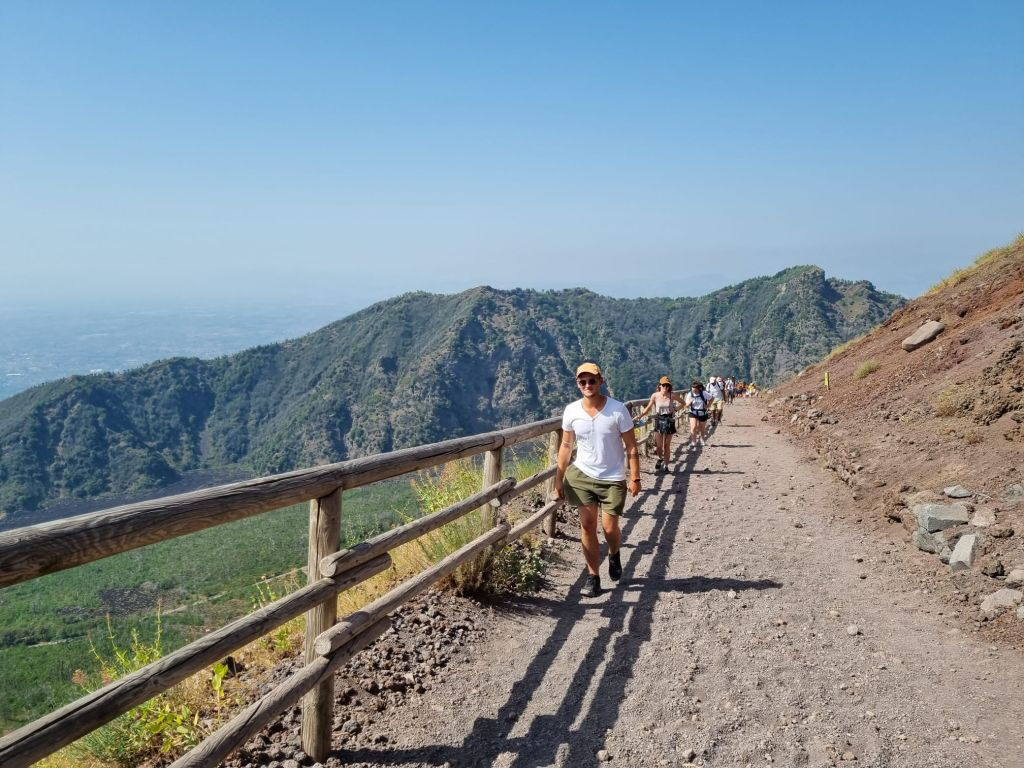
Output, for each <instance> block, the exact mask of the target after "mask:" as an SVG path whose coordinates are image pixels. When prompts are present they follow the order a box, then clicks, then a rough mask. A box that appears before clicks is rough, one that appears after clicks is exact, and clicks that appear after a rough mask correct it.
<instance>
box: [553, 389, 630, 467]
mask: <svg viewBox="0 0 1024 768" xmlns="http://www.w3.org/2000/svg"><path fill="white" fill-rule="evenodd" d="M562 429H564V430H566V431H570V432H575V433H576V460H575V461H574V462H573V466H574V467H576V468H577V469H579V471H580V472H582V473H583V474H585V475H586V476H587V477H592V478H593V479H594V480H607V481H618V480H625V479H626V449H625V446H623V444H622V435H623V434H624V433H626V432H629V431H630V430H632V429H633V417H632V416H630V415H629V411H628V410H627V409H626V406H624V405H623V404H622V403H620V402H619V401H618V400H612V399H611V398H610V397H609V398H608V400H607V402H605V404H604V408H602V409H601V411H600V412H599V413H598V414H597V415H596V416H594V417H593V418H591V417H590V415H589V414H588V413H587V412H586V411H585V410H583V400H582V399H580V400H577V401H576V402H574V403H569V405H567V406H566V407H565V412H564V413H563V414H562Z"/></svg>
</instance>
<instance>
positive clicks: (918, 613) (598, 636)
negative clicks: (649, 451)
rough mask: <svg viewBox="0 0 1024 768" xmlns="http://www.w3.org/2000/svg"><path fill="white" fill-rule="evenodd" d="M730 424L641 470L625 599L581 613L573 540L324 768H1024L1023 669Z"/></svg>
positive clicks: (770, 435) (782, 447)
mask: <svg viewBox="0 0 1024 768" xmlns="http://www.w3.org/2000/svg"><path fill="white" fill-rule="evenodd" d="M726 418H727V420H728V421H727V423H725V424H724V425H723V426H722V427H721V428H720V429H719V430H718V432H717V433H716V434H715V435H714V437H713V439H712V441H711V444H710V446H709V447H708V448H707V449H706V450H705V451H704V452H703V453H701V454H696V455H690V456H689V457H686V456H681V458H682V459H685V462H684V461H681V462H680V463H679V464H678V465H677V466H676V467H675V472H674V474H671V475H654V474H652V471H651V470H652V463H648V465H647V466H646V467H645V473H644V480H645V485H646V488H647V489H648V490H646V491H645V492H644V493H643V494H642V495H641V496H640V497H639V498H638V500H637V501H636V502H635V503H634V504H633V505H632V507H631V508H630V509H629V510H628V515H627V518H626V520H625V527H624V531H625V537H624V546H623V555H624V556H623V567H624V574H623V577H622V580H621V582H620V583H619V584H618V586H617V587H615V588H614V589H611V590H609V591H608V592H606V593H605V594H604V595H603V596H602V597H600V598H598V599H596V600H584V599H581V598H580V597H579V596H578V592H579V587H580V586H581V583H582V577H581V564H582V558H581V555H580V554H579V552H578V545H577V544H576V542H575V541H574V540H572V539H569V538H565V539H564V541H563V542H562V543H561V544H559V546H558V550H557V551H558V552H559V553H560V556H561V558H562V562H561V564H560V565H559V567H557V568H556V569H555V571H554V573H553V580H552V584H551V586H550V588H549V589H548V590H546V591H545V593H544V594H542V595H541V596H538V597H534V598H529V599H522V600H520V601H517V602H516V603H515V604H512V605H506V606H503V607H500V608H496V609H495V610H496V616H495V619H494V622H493V627H492V629H491V631H489V632H488V634H487V639H486V640H485V641H484V643H483V645H482V646H479V647H478V648H477V649H475V651H474V653H473V656H472V660H471V661H470V663H468V664H465V665H462V666H459V667H457V668H456V667H453V668H451V669H450V671H449V673H448V674H447V675H446V676H445V677H444V679H442V680H438V681H436V682H435V683H434V684H433V686H432V689H431V690H430V691H428V692H427V694H426V695H423V696H421V697H416V698H413V699H411V700H410V701H409V702H408V703H407V704H406V705H405V706H402V707H400V708H397V709H396V710H394V711H393V712H391V713H390V716H389V717H384V718H381V719H380V722H379V723H376V724H374V725H372V726H370V728H369V730H368V731H367V732H365V733H364V734H363V736H364V737H365V739H366V740H365V741H364V742H363V743H365V744H372V743H373V739H374V737H375V736H379V737H380V738H383V737H384V736H386V737H387V740H388V742H387V744H381V745H379V746H377V745H375V746H366V747H363V748H357V749H339V750H338V751H337V752H336V753H335V755H334V756H333V757H334V759H332V760H331V763H334V762H335V761H336V760H340V761H341V763H342V764H357V765H364V764H365V765H373V766H378V765H381V766H383V765H387V766H422V765H445V764H447V765H449V766H460V767H461V766H491V765H495V766H503V767H512V766H514V767H516V768H534V767H535V766H549V765H558V766H571V767H573V768H575V767H576V766H590V765H595V764H597V762H598V760H599V757H598V753H599V751H600V750H607V753H608V754H607V755H601V757H604V758H606V759H608V760H610V762H611V764H613V765H622V766H661V765H669V766H680V765H686V764H687V763H688V762H692V763H694V764H696V765H704V766H733V765H739V766H747V765H751V766H765V765H769V764H775V765H780V766H797V765H809V766H824V765H832V764H842V763H848V764H856V765H861V766H953V765H972V766H997V767H999V768H1022V767H1024V731H1022V729H1021V719H1022V718H1024V698H1022V695H1024V694H1022V691H1024V663H1022V662H1024V654H1021V653H1020V652H1018V651H1014V650H1010V649H997V648H994V647H988V646H985V645H982V644H981V643H980V641H979V640H978V639H977V638H976V637H974V634H973V632H972V631H971V630H970V627H969V625H967V624H963V623H961V622H960V621H959V620H954V619H952V618H951V617H949V616H944V615H942V611H943V606H942V603H940V602H939V601H938V600H936V599H935V598H934V597H933V596H931V595H929V594H928V593H927V592H926V591H925V590H926V588H927V585H926V584H925V585H917V586H919V587H920V589H915V588H914V586H915V585H913V584H911V583H910V582H911V581H912V579H911V577H909V576H908V575H907V572H906V571H905V570H903V569H901V568H900V565H899V563H900V561H901V559H902V558H904V557H907V556H908V554H907V549H906V546H905V544H903V543H901V542H898V541H892V542H890V541H889V540H888V539H882V538H878V537H877V536H875V535H873V534H872V535H868V534H865V533H863V532H861V531H860V530H859V529H858V528H856V527H855V525H854V524H852V523H849V522H845V521H843V520H841V519H839V518H837V517H835V515H834V511H835V509H836V508H837V505H839V504H843V503H844V502H845V501H846V500H847V499H848V498H849V493H850V491H849V489H847V488H846V487H845V486H843V485H841V484H840V483H839V482H838V481H836V480H834V479H833V478H832V477H831V476H830V475H827V474H826V473H825V472H824V471H823V470H821V469H819V468H818V466H817V465H816V464H815V463H814V462H813V461H810V460H807V459H804V458H803V457H801V456H800V455H799V454H798V452H797V449H796V448H795V447H793V446H792V445H790V444H789V443H787V442H786V441H785V438H784V437H783V436H781V435H776V434H774V429H773V428H770V427H768V426H767V425H766V424H764V423H762V422H761V421H760V413H759V411H758V410H757V406H756V405H754V404H752V403H737V404H736V405H734V406H733V407H731V408H730V409H729V410H728V411H727V414H726ZM561 530H562V532H563V535H564V534H565V533H566V532H569V531H571V530H572V529H571V528H570V527H569V526H567V525H563V526H561ZM603 581H604V583H605V586H608V584H609V582H608V580H607V577H606V576H605V577H604V579H603ZM947 611H948V608H947ZM851 625H856V627H857V628H858V629H859V634H851V632H853V629H852V628H851ZM689 750H693V754H692V755H691V754H690V753H689ZM854 761H856V762H855V763H854Z"/></svg>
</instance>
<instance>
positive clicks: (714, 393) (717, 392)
mask: <svg viewBox="0 0 1024 768" xmlns="http://www.w3.org/2000/svg"><path fill="white" fill-rule="evenodd" d="M707 392H708V394H709V395H711V397H712V398H714V399H715V400H724V399H725V393H724V392H723V391H722V388H721V387H720V386H718V382H715V383H714V384H712V385H711V386H709V387H708V388H707Z"/></svg>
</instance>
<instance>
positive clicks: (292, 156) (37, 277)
mask: <svg viewBox="0 0 1024 768" xmlns="http://www.w3.org/2000/svg"><path fill="white" fill-rule="evenodd" d="M0 30H2V31H0V35H2V39H3V44H2V45H0V101H2V103H3V104H4V120H3V121H0V147H2V150H0V259H2V262H3V263H2V271H0V302H5V303H7V304H13V303H14V302H18V303H19V304H20V305H25V304H28V305H30V306H42V305H46V304H48V303H54V302H58V303H61V302H71V303H75V304H78V303H83V302H91V303H101V304H102V303H111V302H113V303H118V304H122V305H125V306H128V305H130V304H133V303H135V302H138V303H143V304H144V303H147V302H152V303H155V304H159V305H166V304H174V303H186V304H192V303H196V302H199V303H205V302H218V301H220V302H225V303H229V304H236V303H240V304H243V305H244V304H246V303H250V304H253V303H258V302H268V301H269V302H275V303H282V304H284V303H289V302H300V303H304V302H314V303H315V302H323V301H325V300H332V301H337V302H340V303H343V304H346V305H353V304H359V303H363V304H366V303H371V302H372V301H373V300H376V299H380V298H384V297H387V296H392V295H396V294H400V293H404V292H407V291H410V290H429V291H442V292H451V291H457V290H462V289H465V288H468V287H471V286H475V285H480V284H489V285H493V286H495V287H501V288H509V287H527V288H540V289H546V288H561V287H570V286H575V285H580V284H583V285H587V286H590V287H592V288H594V289H595V290H597V291H599V292H601V293H605V294H609V295H620V296H637V295H664V294H674V295H680V294H684V293H685V294H701V293H706V292H707V291H708V290H710V289H712V288H714V287H717V286H720V285H723V284H729V283H736V282H740V281H741V280H743V279H746V278H749V277H753V276H756V275H761V274H771V273H774V272H777V271H778V270H780V269H782V268H784V267H787V266H791V265H793V264H803V263H814V264H819V265H820V266H822V267H823V268H824V269H825V270H826V271H827V272H828V273H829V274H830V275H837V276H841V277H848V278H850V279H869V280H871V282H873V283H874V284H875V285H876V286H877V287H879V288H880V289H883V290H887V291H892V292H896V293H900V294H902V295H907V296H914V295H917V294H919V293H921V292H922V291H923V290H925V289H926V288H927V287H928V286H929V285H930V284H932V283H934V282H936V281H937V280H939V279H941V277H943V276H944V275H946V274H948V273H949V272H951V271H952V270H953V269H954V268H956V267H957V266H962V265H964V264H966V263H968V262H969V261H970V260H971V259H972V258H973V257H974V256H975V255H977V254H978V253H980V252H983V251H985V250H987V249H989V248H992V247H996V246H999V245H1003V244H1005V243H1007V242H1009V241H1010V240H1012V239H1013V237H1014V236H1015V235H1016V234H1017V232H1018V231H1019V230H1020V229H1022V228H1024V220H1022V212H1024V186H1022V185H1021V184H1020V179H1021V178H1022V176H1024V152H1022V151H1021V149H1022V147H1021V134H1020V126H1021V125H1022V124H1024V88H1022V77H1021V73H1022V71H1024V52H1022V51H1024V48H1022V47H1021V46H1020V45H1019V41H1020V38H1021V33H1022V31H1024V5H1022V4H1020V3H1014V2H1009V1H1004V2H993V3H987V4H985V5H984V6H969V5H962V4H955V3H934V2H927V3H926V2H910V3H904V4H899V5H898V6H894V5H892V4H886V3H873V2H867V3H858V4H857V5H856V6H847V5H822V4H817V5H815V4H804V3H779V4H771V5H759V4H749V5H745V6H730V7H719V6H706V7H705V6H687V5H681V4H676V3H668V2H653V3H650V4H645V5H642V6H633V5H624V6H615V5H610V6H609V5H597V6H595V5H593V4H591V3H581V2H565V3H559V4H539V3H516V4H487V5H479V4H472V3H465V2H445V1H444V0H441V1H440V2H437V3H431V4H430V5H415V4H405V5H379V4H378V5H365V4H362V5H360V4H352V3H328V2H317V1H316V0H314V1H313V2H310V3H306V4H303V5H302V6H297V7H290V6H289V7H287V8H285V7H281V6H273V5H269V6H268V5H261V6H256V7H253V8H248V9H246V11H245V13H240V12H238V9H237V8H236V7H234V6H217V5H209V4H199V3H187V2H186V3H175V4H169V3H161V2H156V3H146V4H132V3H123V2H113V3H107V4H99V5H97V4H87V5H68V6H61V7H60V9H59V11H58V10H57V9H56V8H55V7H54V6H49V5H47V4H45V3H35V2H25V1H24V0H11V2H6V3H3V4H2V5H0Z"/></svg>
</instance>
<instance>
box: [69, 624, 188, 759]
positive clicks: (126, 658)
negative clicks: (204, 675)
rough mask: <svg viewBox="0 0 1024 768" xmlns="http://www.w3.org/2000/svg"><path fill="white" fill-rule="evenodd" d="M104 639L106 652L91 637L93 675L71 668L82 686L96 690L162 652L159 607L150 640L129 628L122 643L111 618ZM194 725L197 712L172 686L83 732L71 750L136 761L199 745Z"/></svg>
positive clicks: (98, 757) (141, 665)
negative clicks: (129, 634)
mask: <svg viewBox="0 0 1024 768" xmlns="http://www.w3.org/2000/svg"><path fill="white" fill-rule="evenodd" d="M107 640H108V641H109V644H110V651H109V655H106V653H105V652H101V651H100V649H99V648H97V647H96V645H95V644H94V643H93V642H92V638H91V637H90V640H89V643H90V648H91V650H92V654H93V657H94V658H95V659H96V661H97V663H98V665H99V670H98V672H97V673H94V674H93V675H91V676H89V675H87V674H86V673H84V672H82V671H81V670H80V671H78V672H76V673H75V681H76V682H77V683H79V684H80V685H82V687H84V688H85V689H86V690H95V689H96V688H99V687H101V686H103V685H106V684H107V683H110V682H112V681H113V680H117V679H119V678H121V677H124V676H125V675H129V674H131V673H132V672H135V671H137V670H139V669H141V668H142V667H144V666H146V665H147V664H151V663H152V662H154V661H156V660H157V659H159V658H160V657H161V655H162V650H161V643H160V641H161V621H160V613H159V611H158V612H157V616H156V626H155V629H154V631H153V639H152V640H150V641H148V642H146V641H143V640H142V639H141V638H140V637H139V631H138V629H132V630H131V636H130V639H129V642H128V645H127V646H125V645H123V644H122V643H121V641H119V640H118V639H117V637H116V636H115V634H114V630H113V626H112V625H111V623H110V619H109V617H108V619H107ZM198 724H199V711H198V710H197V709H194V708H193V707H192V706H190V704H189V703H188V702H186V701H185V700H184V697H183V696H181V695H180V694H178V693H176V691H175V689H171V690H170V691H167V692H165V693H162V694H160V695H159V696H156V697H155V698H152V699H150V700H149V701H147V702H144V703H142V704H140V705H139V706H138V707H136V708H135V709H132V710H130V711H128V712H126V713H125V714H123V715H121V716H120V717H118V718H117V719H116V720H113V721H111V722H110V723H108V724H107V725H104V726H103V727H101V728H99V729H97V730H95V731H93V732H92V733H89V734H87V735H86V736H83V737H82V738H81V739H80V740H79V741H77V742H75V743H74V744H73V745H72V746H71V747H70V750H71V753H72V755H77V756H79V757H88V758H92V759H95V760H99V761H102V762H106V763H113V764H114V765H119V766H136V765H138V764H139V763H141V762H143V761H144V760H145V759H147V758H151V757H155V756H156V755H161V754H162V755H167V754H180V753H181V752H183V751H185V750H187V749H189V748H191V747H193V746H195V745H196V744H198V743H199V741H200V740H201V739H202V733H201V732H200V729H199V726H198Z"/></svg>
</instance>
